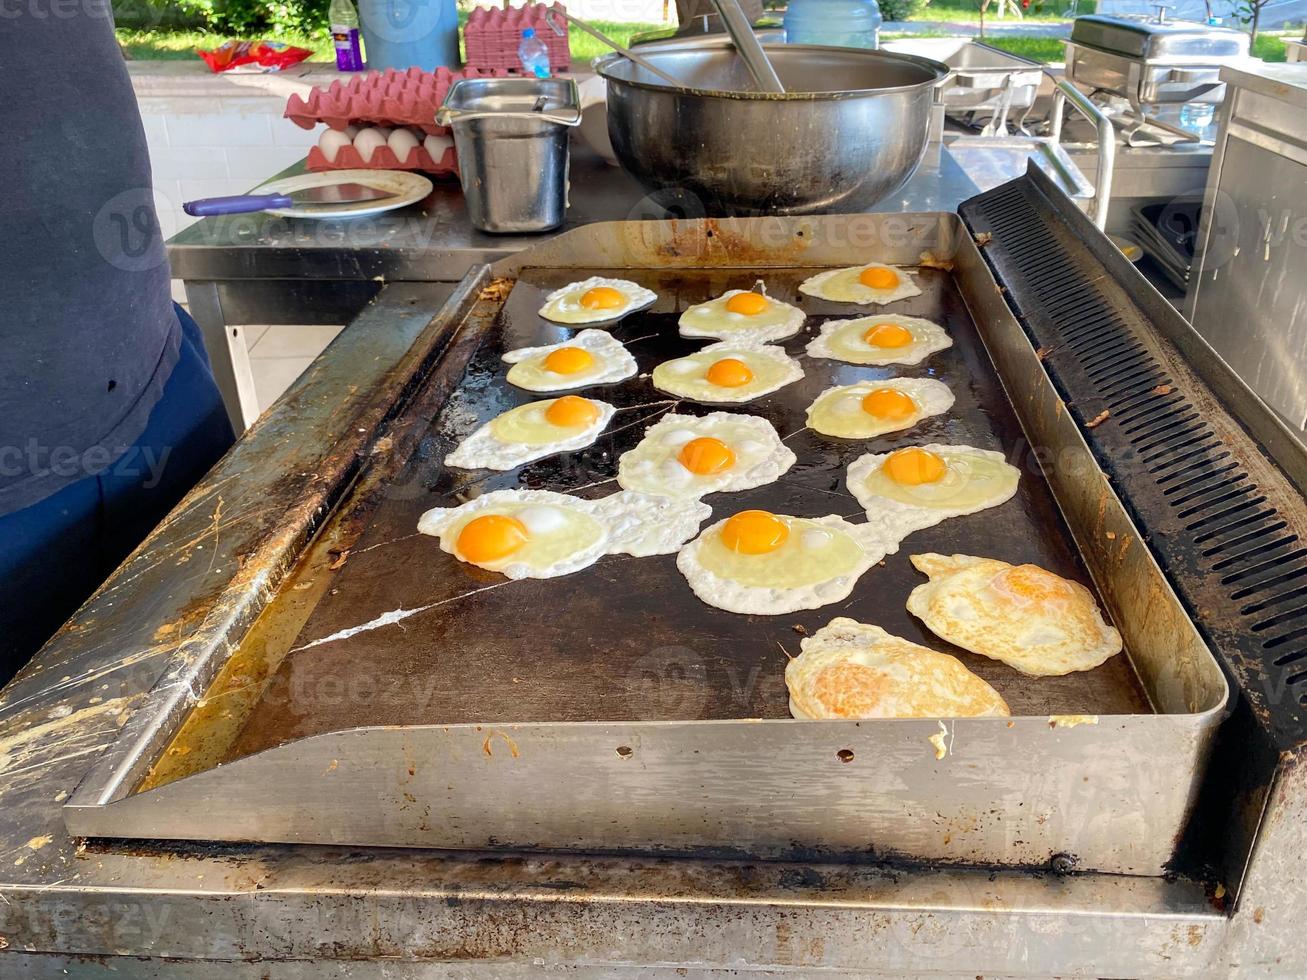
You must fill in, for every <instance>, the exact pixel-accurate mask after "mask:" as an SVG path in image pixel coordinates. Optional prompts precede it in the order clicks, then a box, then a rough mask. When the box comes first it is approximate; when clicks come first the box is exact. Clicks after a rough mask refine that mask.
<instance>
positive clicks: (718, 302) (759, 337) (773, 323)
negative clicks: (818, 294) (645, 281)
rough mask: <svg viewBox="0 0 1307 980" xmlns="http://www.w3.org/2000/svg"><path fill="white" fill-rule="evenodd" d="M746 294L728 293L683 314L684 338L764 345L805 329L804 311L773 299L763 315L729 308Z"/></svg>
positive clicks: (769, 300) (728, 291) (680, 324)
mask: <svg viewBox="0 0 1307 980" xmlns="http://www.w3.org/2000/svg"><path fill="white" fill-rule="evenodd" d="M743 292H747V290H744V289H728V290H727V291H726V292H724V293H722V294H721V295H720V296H718V297H717V298H716V299H710V300H708V301H707V302H706V303H696V304H695V305H694V306H691V307H690V308H689V309H688V310H686V311H685V312H684V313H682V314H681V318H680V320H679V321H678V325H679V328H680V333H681V336H682V337H717V338H719V339H721V340H733V341H736V342H747V343H757V344H761V343H766V342H768V341H772V340H784V339H785V338H786V337H793V336H794V335H795V334H796V333H798V332H799V331H800V330H802V329H803V321H804V319H805V316H804V313H803V311H802V310H801V309H799V308H798V307H797V306H791V305H790V304H789V303H782V302H781V301H780V300H777V299H772V298H771V297H770V296H768V297H767V299H768V302H769V303H770V306H769V307H768V308H767V309H765V310H763V311H762V312H761V313H755V314H753V315H749V314H746V313H732V312H731V311H730V310H728V309H727V308H726V304H727V303H729V302H730V300H731V297H732V296H737V295H739V294H740V293H743ZM763 295H766V293H765V292H764V294H763Z"/></svg>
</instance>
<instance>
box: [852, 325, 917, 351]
mask: <svg viewBox="0 0 1307 980" xmlns="http://www.w3.org/2000/svg"><path fill="white" fill-rule="evenodd" d="M862 339H863V340H865V341H866V342H867V343H868V344H870V345H871V346H872V347H907V346H908V344H910V343H912V331H910V330H908V329H907V328H906V327H901V326H899V325H898V324H897V323H878V324H876V325H875V326H874V327H872V328H871V329H870V330H868V331H867V332H866V333H864V334H863V335H862Z"/></svg>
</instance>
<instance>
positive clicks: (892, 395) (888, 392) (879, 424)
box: [808, 378, 953, 439]
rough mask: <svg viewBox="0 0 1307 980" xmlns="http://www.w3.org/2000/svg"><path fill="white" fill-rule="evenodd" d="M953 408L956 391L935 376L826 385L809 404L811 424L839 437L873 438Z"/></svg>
mask: <svg viewBox="0 0 1307 980" xmlns="http://www.w3.org/2000/svg"><path fill="white" fill-rule="evenodd" d="M952 407H953V392H951V391H949V388H948V385H946V384H944V383H943V382H942V381H936V380H935V379H934V378H890V379H888V380H886V381H859V382H857V383H856V384H851V385H838V386H836V387H834V388H827V389H826V390H825V391H823V392H822V393H821V394H820V395H818V396H817V398H816V400H815V401H813V403H812V404H811V405H809V406H808V427H809V428H811V429H813V430H815V431H817V432H820V433H821V434H822V435H827V436H835V437H836V438H839V439H870V438H871V437H872V436H879V435H883V434H884V433H886V432H899V431H901V430H903V429H910V428H912V427H913V426H914V425H916V424H917V423H918V422H920V421H921V420H922V419H924V418H929V417H930V416H932V415H940V414H942V413H944V412H947V411H948V410H949V409H950V408H952Z"/></svg>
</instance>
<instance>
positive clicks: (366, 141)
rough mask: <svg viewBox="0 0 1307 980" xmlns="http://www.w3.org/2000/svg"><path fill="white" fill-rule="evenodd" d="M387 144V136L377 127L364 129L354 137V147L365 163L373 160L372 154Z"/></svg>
mask: <svg viewBox="0 0 1307 980" xmlns="http://www.w3.org/2000/svg"><path fill="white" fill-rule="evenodd" d="M385 145H386V137H385V136H384V135H382V132H381V130H379V129H377V128H376V127H371V128H369V129H364V130H362V131H360V133H359V134H358V135H357V136H355V137H354V149H356V150H358V154H359V158H360V159H361V160H362V161H363V162H364V163H371V162H372V154H374V153H376V152H377V150H379V149H381V148H382V147H383V146H385Z"/></svg>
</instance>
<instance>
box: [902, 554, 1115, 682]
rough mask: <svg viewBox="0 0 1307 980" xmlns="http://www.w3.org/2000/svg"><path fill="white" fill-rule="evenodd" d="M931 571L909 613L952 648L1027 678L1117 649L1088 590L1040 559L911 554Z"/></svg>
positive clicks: (1086, 663) (1063, 670)
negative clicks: (1046, 566) (1023, 560)
mask: <svg viewBox="0 0 1307 980" xmlns="http://www.w3.org/2000/svg"><path fill="white" fill-rule="evenodd" d="M912 564H913V565H915V566H916V567H917V569H918V570H919V571H922V572H925V573H926V574H927V575H929V576H930V581H929V582H927V583H926V584H925V585H919V586H917V587H916V588H915V589H913V590H912V594H911V595H909V596H908V612H910V613H912V615H914V616H916V617H917V618H918V619H920V620H921V621H922V622H923V623H925V624H926V627H927V628H928V629H929V630H930V631H931V632H932V633H934V634H935V635H936V636H938V637H940V638H941V639H943V640H947V641H948V642H949V643H952V644H953V645H954V646H959V647H962V649H964V650H970V651H971V652H972V653H978V654H980V655H981V656H982V657H989V658H990V659H992V660H1001V661H1002V662H1003V663H1005V664H1007V665H1008V666H1010V667H1015V668H1016V669H1017V670H1019V671H1021V673H1023V674H1028V675H1030V676H1031V677H1060V676H1062V675H1063V674H1070V673H1072V672H1073V671H1077V670H1091V669H1093V668H1094V667H1097V666H1098V665H1099V664H1101V663H1103V662H1104V661H1106V660H1107V659H1108V658H1109V657H1112V656H1115V655H1116V654H1118V653H1120V652H1121V634H1120V633H1118V632H1117V631H1116V630H1115V629H1114V628H1113V627H1111V626H1109V625H1108V624H1107V621H1106V620H1104V619H1103V614H1102V612H1101V611H1100V610H1099V608H1098V603H1097V602H1096V601H1095V600H1094V596H1093V593H1091V592H1090V591H1089V590H1088V589H1087V588H1085V587H1084V586H1083V585H1081V584H1080V583H1079V582H1072V581H1069V580H1068V579H1064V578H1062V577H1061V576H1060V575H1054V574H1053V573H1052V572H1050V571H1046V570H1045V569H1043V568H1040V567H1039V566H1038V565H1009V564H1008V563H1007V562H1005V561H999V560H997V559H995V558H974V557H972V556H970V555H953V556H951V557H950V556H948V555H935V554H926V555H913V556H912Z"/></svg>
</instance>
